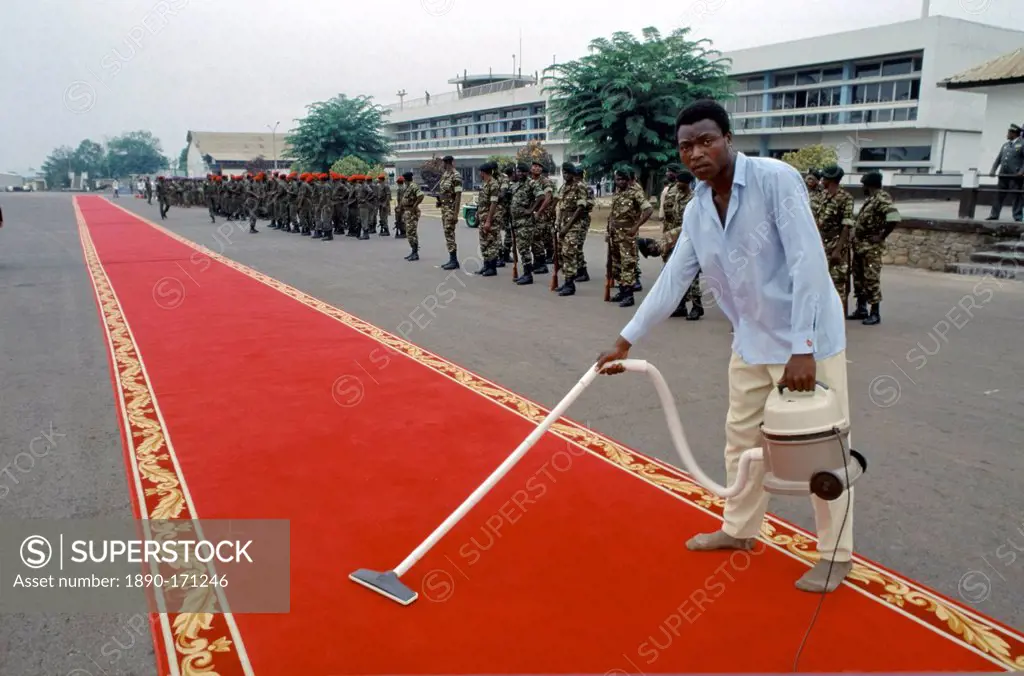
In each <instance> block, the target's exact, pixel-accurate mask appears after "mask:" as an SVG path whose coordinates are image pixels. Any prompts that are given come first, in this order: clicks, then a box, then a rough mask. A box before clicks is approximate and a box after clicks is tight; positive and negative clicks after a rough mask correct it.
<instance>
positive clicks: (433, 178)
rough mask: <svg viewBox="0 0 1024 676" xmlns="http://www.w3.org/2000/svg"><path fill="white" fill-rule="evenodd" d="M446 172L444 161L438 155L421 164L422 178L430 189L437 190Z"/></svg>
mask: <svg viewBox="0 0 1024 676" xmlns="http://www.w3.org/2000/svg"><path fill="white" fill-rule="evenodd" d="M443 172H444V162H443V161H442V160H441V158H440V157H437V156H436V155H435V156H434V157H431V158H430V159H429V160H427V161H426V162H424V163H423V164H422V166H420V178H422V179H423V182H424V183H425V184H426V185H427V188H428V189H429V190H435V189H436V188H437V184H438V182H439V181H440V180H441V174H442V173H443Z"/></svg>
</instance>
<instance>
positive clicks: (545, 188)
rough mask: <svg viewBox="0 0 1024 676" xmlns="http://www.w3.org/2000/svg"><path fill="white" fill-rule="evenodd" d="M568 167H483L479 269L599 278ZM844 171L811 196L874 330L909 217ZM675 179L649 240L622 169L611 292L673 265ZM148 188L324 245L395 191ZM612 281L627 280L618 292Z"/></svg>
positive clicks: (449, 227) (451, 216)
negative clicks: (643, 260) (653, 262)
mask: <svg viewBox="0 0 1024 676" xmlns="http://www.w3.org/2000/svg"><path fill="white" fill-rule="evenodd" d="M443 166H444V169H443V172H442V174H441V176H440V179H439V180H438V182H437V186H436V192H435V195H436V196H435V204H436V207H437V208H438V209H439V211H440V213H441V223H442V229H443V232H444V241H445V248H446V249H447V253H448V260H447V261H446V262H445V263H444V264H443V265H441V268H442V269H444V270H455V269H458V268H459V267H460V263H459V252H458V245H457V242H456V237H455V231H456V227H457V224H458V222H459V218H460V211H461V206H462V196H463V185H462V175H461V174H460V172H459V171H458V170H457V169H456V168H455V164H454V158H453V157H452V156H450V155H449V156H446V157H444V158H443ZM561 169H562V176H563V179H564V182H563V184H562V186H561V187H560V188H558V189H557V190H556V189H555V184H554V181H552V180H551V178H550V177H549V175H548V171H547V168H546V167H545V165H544V164H543V163H541V162H534V163H532V164H525V163H518V164H516V165H514V166H510V167H507V168H506V169H505V170H504V171H502V170H501V169H500V168H499V166H498V165H497V164H496V163H493V162H488V163H486V164H484V165H482V166H481V167H480V168H479V173H480V182H481V186H480V189H479V192H478V193H477V200H476V209H477V213H476V218H477V221H478V234H479V251H480V257H481V260H482V261H483V264H482V265H481V266H480V268H479V269H478V270H477V271H476V272H475V274H477V275H480V276H482V277H495V276H497V275H498V274H499V273H498V270H499V269H500V268H504V267H506V266H508V265H509V264H512V266H513V281H514V282H515V283H516V284H517V285H520V286H525V285H530V284H533V283H534V275H544V274H552V278H551V289H552V291H556V292H557V293H558V295H559V296H563V297H564V296H572V295H575V293H576V284H577V283H582V282H588V281H590V274H589V271H588V270H587V261H586V258H585V256H584V244H585V242H586V238H587V234H588V233H589V232H590V229H591V226H592V222H591V217H592V213H593V210H594V207H595V205H596V199H595V196H594V189H593V188H592V187H591V186H590V185H588V184H587V182H586V181H585V180H584V177H583V172H582V171H581V169H580V168H579V167H577V166H576V165H574V164H571V163H565V164H563V165H562V167H561ZM843 175H844V173H843V170H842V168H840V167H838V166H830V167H826V168H824V169H822V170H812V171H810V172H808V173H807V175H806V184H807V190H808V202H809V205H810V209H811V212H812V214H813V216H814V219H815V222H816V223H817V225H818V229H819V231H820V233H821V241H822V246H823V248H824V250H825V255H826V257H827V259H828V263H829V271H830V274H831V276H832V281H833V283H834V284H835V287H836V290H837V292H838V293H839V295H840V297H841V298H843V302H844V307H845V306H846V303H847V302H848V297H849V295H850V292H851V291H852V292H853V295H854V298H855V299H856V308H855V309H854V310H853V311H852V312H849V311H848V310H847V317H848V319H851V320H861V321H862V322H863V323H864V324H866V325H869V326H871V325H875V324H878V323H880V322H881V311H880V308H881V302H882V293H881V284H880V282H881V269H882V253H883V252H884V249H885V240H886V238H887V237H888V236H889V235H890V234H891V233H892V231H893V230H894V229H895V227H896V226H897V225H898V223H899V222H900V214H899V211H898V210H897V209H896V207H895V205H894V204H893V200H892V197H891V196H890V195H889V193H887V192H886V191H884V190H882V175H881V174H880V173H878V172H871V173H868V174H866V175H865V176H864V177H863V178H862V179H861V183H862V186H863V189H864V194H865V197H866V200H865V202H864V204H863V205H862V206H861V208H860V210H859V211H857V212H856V213H855V210H854V200H853V196H852V195H851V194H850V193H849V192H848V191H847V190H845V189H843V188H842V187H841V181H842V179H843ZM665 179H666V184H667V189H666V192H665V197H664V202H663V207H664V214H665V215H664V218H663V220H662V234H661V237H660V238H645V237H638V235H639V231H640V228H641V227H642V226H643V225H644V224H645V223H646V222H647V221H648V220H649V219H650V217H651V214H652V212H653V205H652V203H651V200H650V199H649V197H648V196H647V194H646V193H645V191H644V189H643V188H642V187H641V185H640V184H639V182H638V181H637V180H636V176H635V175H634V174H633V173H632V172H631V171H629V170H628V169H623V170H619V171H616V172H615V193H614V194H613V196H612V199H611V207H610V214H609V217H608V222H607V225H606V228H605V242H606V244H607V258H606V272H605V282H606V288H605V300H606V301H608V302H612V303H617V304H618V305H619V307H631V306H633V305H634V304H635V302H636V301H635V299H634V294H636V293H637V292H639V291H642V290H643V284H642V283H641V280H640V266H639V262H638V259H639V256H640V255H643V256H644V257H652V256H655V257H660V258H661V259H662V260H663V261H668V258H669V256H670V255H671V253H672V250H673V248H674V247H675V244H676V241H677V240H678V238H679V235H680V233H681V231H682V223H683V214H684V212H685V210H686V206H687V205H688V204H689V203H690V201H691V200H692V199H693V182H694V177H693V175H692V174H691V173H690V172H688V171H686V169H685V168H684V167H683V166H682V165H679V164H671V165H669V166H668V168H667V170H666V174H665ZM396 184H397V190H396V191H395V195H394V218H395V221H394V223H395V227H394V237H395V238H396V239H406V240H407V242H408V244H409V248H410V252H409V254H408V255H407V256H406V257H405V260H407V261H410V262H413V261H418V260H419V252H420V238H419V221H420V218H421V216H422V210H421V206H422V204H423V201H424V200H425V199H426V194H425V193H424V192H423V189H422V188H421V187H420V186H419V185H418V184H417V183H416V181H415V180H414V174H413V172H411V171H410V172H406V173H404V174H403V175H402V176H400V177H398V179H397V180H396ZM145 185H146V187H145V195H146V198H147V200H148V201H151V199H152V195H153V194H154V192H155V194H156V197H157V202H158V204H159V208H160V217H161V218H162V219H166V218H167V213H168V210H169V209H170V207H172V206H173V207H185V208H188V207H205V208H206V209H207V210H208V212H209V215H210V221H211V222H216V220H217V217H218V216H220V217H222V218H225V219H226V220H229V221H243V222H244V221H248V223H249V232H252V233H256V232H259V231H258V230H257V228H256V224H257V222H258V221H260V220H269V221H270V226H269V227H270V228H271V229H275V230H280V231H283V232H290V233H295V234H299V235H303V236H307V237H310V239H319V240H321V241H332V240H333V239H334V236H335V235H346V236H348V237H351V238H355V239H361V240H366V239H369V238H370V235H371V234H377V235H379V236H383V237H387V236H390V235H391V232H390V229H389V228H388V221H389V219H390V216H391V213H392V190H391V186H390V185H389V183H388V179H387V176H386V175H385V174H380V175H378V176H375V177H374V176H366V175H353V176H344V175H341V174H337V173H334V172H331V173H301V174H300V173H296V172H291V173H283V172H271V173H269V174H267V173H263V172H260V173H257V174H255V175H252V174H247V175H245V176H228V177H225V176H220V175H214V174H210V175H207V176H206V178H205V179H192V178H178V177H174V178H165V177H159V178H157V181H156V184H155V186H152V185H151V183H150V181H149V179H148V178H147V179H146V184H145ZM549 266H553V268H554V269H553V270H550V269H549ZM559 272H561V279H562V280H563V281H562V283H561V284H559V283H558V279H559ZM612 288H617V292H616V293H615V294H614V295H613V294H612V293H611V289H612ZM672 316H673V317H685V318H686V319H688V320H699V319H701V318H702V317H703V316H704V305H703V303H702V301H701V286H700V273H699V272H698V274H697V277H696V279H694V281H693V284H692V285H691V286H690V289H689V290H688V291H687V293H686V294H685V296H684V297H683V299H682V301H681V302H680V304H679V307H678V308H677V309H676V311H675V312H674V313H673V314H672Z"/></svg>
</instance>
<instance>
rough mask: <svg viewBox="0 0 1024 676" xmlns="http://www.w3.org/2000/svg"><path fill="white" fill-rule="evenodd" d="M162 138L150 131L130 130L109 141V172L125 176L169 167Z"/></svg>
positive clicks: (121, 176) (115, 176) (112, 174)
mask: <svg viewBox="0 0 1024 676" xmlns="http://www.w3.org/2000/svg"><path fill="white" fill-rule="evenodd" d="M163 152H164V151H163V148H162V147H161V145H160V139H158V138H156V137H155V136H153V133H152V132H149V131H144V130H143V131H130V132H128V133H126V134H122V135H120V136H116V137H114V138H112V139H111V140H110V141H109V142H108V143H107V174H108V176H109V177H111V178H125V177H127V176H129V175H130V174H154V173H156V172H157V171H159V170H161V169H166V168H167V167H168V162H167V158H166V157H164V154H163Z"/></svg>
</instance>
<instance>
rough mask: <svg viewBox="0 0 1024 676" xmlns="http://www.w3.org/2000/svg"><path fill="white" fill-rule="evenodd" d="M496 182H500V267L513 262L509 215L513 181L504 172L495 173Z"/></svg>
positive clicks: (510, 219)
mask: <svg viewBox="0 0 1024 676" xmlns="http://www.w3.org/2000/svg"><path fill="white" fill-rule="evenodd" d="M494 180H496V181H497V182H498V211H500V212H501V239H500V243H499V246H498V248H499V249H500V251H499V255H498V267H504V266H505V263H508V262H511V260H512V218H511V214H509V202H510V200H511V199H512V179H511V178H509V177H508V176H507V175H506V174H505V173H504V172H500V173H499V172H495V174H494Z"/></svg>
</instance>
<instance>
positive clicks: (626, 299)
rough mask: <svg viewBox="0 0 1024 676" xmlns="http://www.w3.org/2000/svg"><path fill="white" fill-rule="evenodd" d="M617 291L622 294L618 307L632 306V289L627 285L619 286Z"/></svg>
mask: <svg viewBox="0 0 1024 676" xmlns="http://www.w3.org/2000/svg"><path fill="white" fill-rule="evenodd" d="M619 292H620V293H621V294H622V300H620V301H619V307H632V306H633V303H635V302H636V301H634V300H633V289H632V287H629V286H620V287H619Z"/></svg>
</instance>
